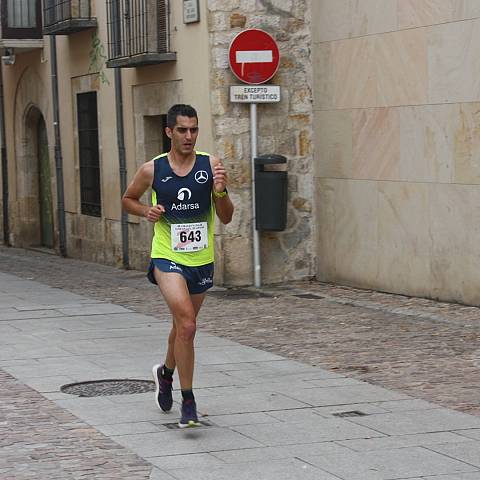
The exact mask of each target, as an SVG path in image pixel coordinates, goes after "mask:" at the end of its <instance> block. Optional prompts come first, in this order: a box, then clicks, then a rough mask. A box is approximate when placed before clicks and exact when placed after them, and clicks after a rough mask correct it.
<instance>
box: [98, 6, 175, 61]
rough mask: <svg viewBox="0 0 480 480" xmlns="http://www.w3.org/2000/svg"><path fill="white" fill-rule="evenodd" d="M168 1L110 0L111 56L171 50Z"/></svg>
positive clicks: (108, 10)
mask: <svg viewBox="0 0 480 480" xmlns="http://www.w3.org/2000/svg"><path fill="white" fill-rule="evenodd" d="M168 6H169V5H168V0H107V22H108V52H109V59H110V60H112V59H118V58H125V57H132V56H134V55H141V54H163V53H168V52H169V47H170V45H169V25H168V16H169V8H168Z"/></svg>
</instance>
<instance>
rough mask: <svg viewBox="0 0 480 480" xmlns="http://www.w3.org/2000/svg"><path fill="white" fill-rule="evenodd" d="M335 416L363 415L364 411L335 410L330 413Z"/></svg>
mask: <svg viewBox="0 0 480 480" xmlns="http://www.w3.org/2000/svg"><path fill="white" fill-rule="evenodd" d="M332 415H334V416H335V417H363V416H364V415H366V413H363V412H361V411H360V410H350V411H348V412H336V413H332Z"/></svg>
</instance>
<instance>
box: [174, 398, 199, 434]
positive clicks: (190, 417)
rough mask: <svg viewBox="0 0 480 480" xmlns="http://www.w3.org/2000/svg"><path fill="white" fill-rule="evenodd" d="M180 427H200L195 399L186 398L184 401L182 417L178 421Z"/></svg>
mask: <svg viewBox="0 0 480 480" xmlns="http://www.w3.org/2000/svg"><path fill="white" fill-rule="evenodd" d="M178 426H179V427H180V428H189V427H199V426H200V422H199V421H198V417H197V405H196V403H195V400H184V401H183V402H182V418H181V419H180V422H178Z"/></svg>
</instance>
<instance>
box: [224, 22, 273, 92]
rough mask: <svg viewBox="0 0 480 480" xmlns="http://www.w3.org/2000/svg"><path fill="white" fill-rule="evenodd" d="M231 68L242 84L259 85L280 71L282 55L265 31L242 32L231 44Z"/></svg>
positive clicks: (251, 29)
mask: <svg viewBox="0 0 480 480" xmlns="http://www.w3.org/2000/svg"><path fill="white" fill-rule="evenodd" d="M228 53H229V60H230V68H231V69H232V72H233V73H234V75H235V76H236V77H237V78H238V79H239V80H241V81H242V82H245V83H248V84H250V85H259V84H261V83H265V82H268V80H270V79H271V78H272V77H273V76H274V75H275V73H276V72H277V69H278V63H279V60H280V54H279V51H278V46H277V44H276V43H275V40H274V39H273V38H272V37H271V36H270V35H269V34H268V33H267V32H264V31H263V30H259V29H256V28H250V29H248V30H244V31H243V32H240V33H239V34H238V35H237V36H236V37H235V38H234V39H233V40H232V43H231V44H230V49H229V52H228Z"/></svg>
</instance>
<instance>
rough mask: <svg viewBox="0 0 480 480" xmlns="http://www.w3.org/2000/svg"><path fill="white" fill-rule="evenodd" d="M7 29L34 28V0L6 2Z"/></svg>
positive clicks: (35, 19) (35, 23)
mask: <svg viewBox="0 0 480 480" xmlns="http://www.w3.org/2000/svg"><path fill="white" fill-rule="evenodd" d="M7 11H8V27H10V28H35V27H36V26H37V7H36V1H35V0H8V5H7Z"/></svg>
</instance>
